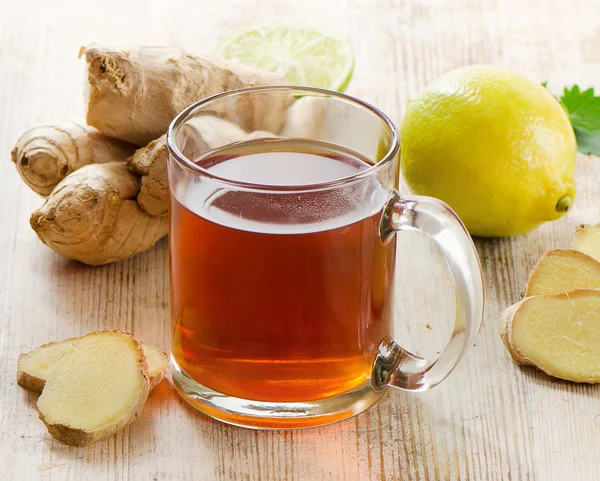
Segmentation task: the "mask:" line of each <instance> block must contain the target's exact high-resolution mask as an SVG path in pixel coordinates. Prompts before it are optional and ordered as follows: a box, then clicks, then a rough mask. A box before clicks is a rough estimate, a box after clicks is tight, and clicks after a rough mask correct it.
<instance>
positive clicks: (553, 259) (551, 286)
mask: <svg viewBox="0 0 600 481" xmlns="http://www.w3.org/2000/svg"><path fill="white" fill-rule="evenodd" d="M573 289H600V262H598V261H597V260H596V259H594V258H593V257H590V256H588V255H587V254H584V253H583V252H579V251H576V250H572V249H554V250H551V251H548V252H546V253H545V254H544V255H543V256H542V258H541V259H540V260H539V262H538V263H537V264H536V266H535V267H534V268H533V271H532V272H531V275H530V276H529V281H528V282H527V287H526V288H525V297H530V296H537V295H543V294H558V293H560V292H565V291H571V290H573Z"/></svg>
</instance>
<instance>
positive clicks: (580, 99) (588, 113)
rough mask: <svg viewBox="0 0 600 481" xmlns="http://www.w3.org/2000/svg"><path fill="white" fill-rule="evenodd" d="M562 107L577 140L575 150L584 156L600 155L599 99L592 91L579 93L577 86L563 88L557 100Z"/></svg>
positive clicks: (591, 89) (590, 89)
mask: <svg viewBox="0 0 600 481" xmlns="http://www.w3.org/2000/svg"><path fill="white" fill-rule="evenodd" d="M558 101H559V102H560V104H561V105H562V106H563V108H564V109H565V111H566V112H567V114H568V115H569V119H570V120H571V125H572V126H573V130H574V131H575V137H576V138H577V149H578V150H579V151H580V152H583V153H584V154H594V155H600V97H596V96H595V95H594V89H593V88H589V89H587V90H584V91H581V90H580V89H579V86H577V85H573V87H571V88H570V89H569V88H567V87H565V89H564V91H563V95H562V97H560V98H559V99H558Z"/></svg>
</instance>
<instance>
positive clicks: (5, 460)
mask: <svg viewBox="0 0 600 481" xmlns="http://www.w3.org/2000/svg"><path fill="white" fill-rule="evenodd" d="M269 23H293V24H307V25H314V26H316V27H320V28H324V29H327V30H329V31H332V32H334V33H338V34H340V35H342V36H345V37H346V38H348V39H349V40H350V41H351V42H352V44H353V46H354V49H355V56H356V69H355V75H354V80H353V82H352V84H351V86H350V89H349V92H350V93H352V94H354V95H357V96H359V97H362V98H365V99H366V100H369V101H371V102H373V103H374V104H375V105H377V106H379V107H381V108H382V109H383V110H384V111H386V112H388V113H389V114H390V115H391V116H392V117H393V118H395V119H397V120H398V119H400V118H401V115H402V112H403V107H404V105H405V103H406V101H407V99H409V98H410V97H411V96H413V95H414V94H415V93H416V92H417V91H418V90H419V89H420V88H421V87H423V86H424V85H425V84H426V83H427V82H429V81H431V80H432V79H434V78H435V77H437V76H438V75H440V74H442V73H444V72H445V71H447V70H449V69H452V68H455V67H459V66H461V65H465V64H471V63H492V64H498V65H504V66H508V67H512V68H514V69H517V70H520V71H522V72H523V73H525V74H527V75H529V76H531V77H532V78H534V79H537V80H539V81H544V80H548V81H549V88H550V89H551V90H554V91H559V90H560V89H561V88H562V86H563V85H565V84H572V83H574V82H578V83H579V84H580V85H583V86H594V85H595V86H596V87H600V85H599V84H598V79H599V78H600V48H599V47H600V30H599V29H598V28H597V26H598V24H599V23H600V4H599V3H598V2H597V1H578V2H569V4H568V5H567V3H565V2H563V1H561V0H546V1H542V0H531V1H527V2H525V1H522V0H456V1H454V0H431V1H429V2H422V1H419V0H412V1H408V0H406V1H401V0H373V1H370V2H366V1H362V0H330V1H323V0H310V1H309V0H305V1H303V2H298V1H293V0H262V1H261V2H249V1H247V0H230V1H228V2H213V1H208V0H196V1H191V0H176V1H171V2H163V1H161V0H146V1H145V2H143V3H141V2H133V1H131V2H128V1H124V0H119V1H117V0H107V1H95V2H90V1H88V0H85V1H82V0H78V1H75V0H65V1H62V2H48V1H42V0H30V1H28V2H3V4H2V13H1V14H0V59H1V61H0V86H1V88H0V106H1V108H2V110H1V114H0V152H4V156H3V161H2V162H1V163H0V193H1V199H2V205H3V208H2V209H1V210H0V272H2V276H0V313H1V317H0V475H1V477H2V479H18V480H22V479H23V480H34V479H41V480H57V479H60V480H80V479H86V480H96V479H98V480H119V481H120V480H147V479H150V480H169V479H176V480H194V481H198V480H211V481H212V480H219V481H220V480H261V481H262V480H276V481H283V480H289V481H291V480H346V481H351V480H420V481H424V480H428V481H434V480H469V481H471V480H509V479H510V480H513V479H514V480H521V479H523V480H543V481H546V480H571V479H572V480H593V479H600V474H599V473H600V456H598V453H599V452H600V403H599V402H598V399H599V395H600V392H599V389H598V387H595V386H589V385H575V384H569V383H566V382H561V381H553V380H550V379H549V378H548V377H546V376H545V375H543V374H542V373H539V372H537V371H534V370H532V369H526V368H519V367H517V366H515V365H514V364H513V362H512V361H511V360H510V358H509V356H508V354H507V353H506V352H505V350H504V348H503V346H502V344H501V342H500V340H499V338H498V334H497V329H496V322H497V319H498V314H499V312H500V311H501V310H502V309H503V308H504V307H506V306H507V305H509V304H511V303H513V302H514V301H516V300H517V299H518V298H519V291H520V289H522V287H523V286H524V284H525V280H526V277H527V273H528V271H529V270H530V269H531V267H532V266H533V264H534V263H535V262H536V261H537V259H538V258H539V257H540V255H541V254H542V253H543V252H544V251H545V250H547V249H549V248H555V247H566V246H567V245H568V244H569V241H570V239H571V237H572V235H573V232H574V229H575V226H576V225H577V224H580V223H583V222H588V223H589V222H598V221H599V220H600V212H599V199H600V186H599V185H598V178H599V176H600V160H599V159H597V158H594V157H586V156H580V158H579V159H578V170H577V185H578V198H577V202H576V206H575V208H574V209H573V211H572V212H571V213H570V214H569V215H568V216H567V218H565V219H563V220H560V221H558V222H555V223H552V224H547V225H544V226H542V227H541V228H539V229H538V230H536V231H535V232H532V233H530V234H528V235H525V236H520V237H517V238H510V239H496V240H477V248H478V250H479V254H480V256H481V259H482V263H483V267H484V271H485V282H486V285H487V297H486V301H487V304H486V310H485V319H484V326H483V328H482V330H481V333H480V335H479V338H478V340H477V344H476V346H475V347H474V348H473V349H472V350H471V351H470V352H469V353H468V355H467V356H466V358H465V359H464V361H463V362H462V363H461V364H460V365H459V367H458V368H457V369H456V371H455V372H454V373H453V374H452V375H451V376H450V377H449V378H448V379H447V380H446V381H445V382H444V383H442V384H441V385H440V386H439V387H438V388H436V389H434V390H432V391H430V392H427V393H423V394H420V395H409V394H406V393H403V392H400V391H389V392H388V393H387V394H386V396H385V397H384V399H383V400H382V401H381V402H380V403H379V404H378V405H376V406H375V407H374V408H372V409H371V410H369V411H368V412H366V413H364V414H362V415H360V416H358V417H356V418H354V419H351V420H348V421H346V422H343V423H340V424H337V425H333V426H327V427H324V428H321V429H312V430H306V431H293V432H292V431H287V432H286V431H281V432H254V431H248V430H243V429H239V428H234V427H230V426H225V425H222V424H220V423H217V422H215V421H212V420H211V419H208V418H206V417H204V416H201V415H199V414H198V413H197V412H195V411H194V410H193V409H191V408H189V407H188V406H187V405H186V404H185V403H184V402H182V401H181V400H180V399H179V398H178V397H177V396H176V394H175V393H174V391H173V389H172V388H171V387H170V385H169V383H168V382H163V383H162V385H160V386H159V387H158V388H157V389H156V390H155V391H154V392H153V393H152V395H151V396H150V398H149V401H148V405H147V406H146V408H145V409H144V411H143V414H142V415H141V418H140V419H139V420H138V421H137V422H136V423H134V424H133V425H131V426H130V427H129V428H127V429H125V430H124V431H123V432H122V433H120V434H118V435H117V436H114V437H112V438H110V439H107V440H106V441H103V442H99V443H97V444H95V445H93V446H89V447H87V448H79V449H75V448H70V447H66V446H63V445H61V444H59V443H58V442H56V441H54V440H53V439H52V438H51V437H50V436H49V435H48V434H47V433H46V430H45V428H44V426H43V425H42V423H41V422H40V421H38V419H37V413H36V410H35V407H34V406H35V398H34V396H32V395H30V394H28V393H25V392H23V391H22V390H21V389H19V388H18V387H17V385H16V382H15V369H16V359H17V356H18V354H19V353H20V352H22V351H26V350H29V349H31V348H33V347H35V346H37V345H39V344H41V343H44V342H48V341H50V340H56V339H63V338H66V337H71V336H76V335H80V334H84V333H87V332H89V331H91V330H94V329H101V328H121V329H126V330H131V331H133V332H134V333H135V334H136V335H137V336H138V337H139V338H140V339H142V340H143V341H146V342H149V343H155V344H158V345H161V346H163V347H167V345H168V340H169V336H170V333H169V321H168V267H167V243H166V241H162V242H161V243H159V245H157V246H156V248H154V249H153V250H151V251H149V252H146V253H143V254H141V255H139V256H137V257H136V258H135V259H132V260H129V261H126V262H122V263H119V264H113V265H109V266H105V267H102V268H95V269H94V268H89V267H85V266H82V265H79V264H76V263H72V262H68V261H65V260H63V259H61V258H59V257H57V256H56V255H55V254H53V253H52V252H51V251H49V250H48V249H47V248H46V247H45V246H44V245H42V244H41V243H40V242H39V241H38V239H37V238H36V236H35V234H34V233H33V231H32V230H31V229H30V228H29V225H28V219H29V215H30V213H31V211H32V210H33V209H34V208H35V207H36V206H38V205H39V204H40V203H41V199H40V198H38V197H37V196H36V195H35V194H33V193H31V192H30V191H29V190H28V189H27V188H26V187H25V185H24V184H23V183H22V182H21V180H20V179H19V177H18V175H17V172H16V169H15V168H14V166H13V165H11V162H10V160H9V159H10V157H9V151H10V148H11V147H12V145H13V144H14V142H15V141H16V139H17V138H18V136H19V135H20V133H21V132H23V131H24V130H25V129H27V128H29V127H31V126H33V125H35V124H37V123H40V122H43V121H51V120H53V119H60V118H65V117H78V116H80V115H81V113H82V94H81V89H82V76H83V75H82V69H83V67H82V64H81V62H80V61H78V59H77V51H78V48H79V46H80V45H81V44H86V43H89V42H97V43H101V44H109V45H125V44H151V45H161V44H163V45H164V44H167V45H179V46H182V47H185V48H187V49H190V50H192V51H195V52H198V53H202V52H212V51H213V49H214V48H215V46H216V45H217V43H218V42H219V41H220V40H221V39H222V38H223V37H224V36H225V35H227V34H228V33H229V32H231V31H232V30H234V29H236V28H238V27H241V26H244V25H248V24H269ZM399 244H400V245H399V247H400V252H401V253H404V254H406V255H400V256H399V265H398V269H399V275H398V277H399V282H398V287H397V297H398V301H399V302H398V308H397V314H398V316H397V317H398V319H397V336H398V337H399V338H400V339H401V341H402V342H403V343H404V344H406V345H408V346H409V347H413V348H414V349H416V350H417V351H419V352H421V353H425V354H427V353H434V352H436V351H439V350H440V348H441V347H443V345H444V341H445V339H446V337H447V335H448V333H449V323H450V321H451V316H452V312H453V295H452V290H451V288H450V286H449V281H448V276H447V273H446V272H445V269H444V267H443V263H442V262H441V260H440V257H439V254H438V253H437V252H436V251H435V250H434V248H433V247H432V246H431V245H430V244H429V243H427V242H424V241H423V240H422V239H421V238H420V237H418V236H416V235H413V234H406V235H402V236H401V238H400V239H399ZM426 324H430V327H431V329H428V328H427V327H426Z"/></svg>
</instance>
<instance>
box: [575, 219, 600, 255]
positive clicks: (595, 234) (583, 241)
mask: <svg viewBox="0 0 600 481" xmlns="http://www.w3.org/2000/svg"><path fill="white" fill-rule="evenodd" d="M571 249H575V250H578V251H580V252H583V253H584V254H587V255H588V256H590V257H593V258H594V259H596V260H597V261H599V262H600V224H597V225H580V226H579V227H577V231H576V232H575V238H574V239H573V242H572V243H571Z"/></svg>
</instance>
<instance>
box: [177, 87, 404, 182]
mask: <svg viewBox="0 0 600 481" xmlns="http://www.w3.org/2000/svg"><path fill="white" fill-rule="evenodd" d="M277 91H280V92H289V91H295V92H300V93H302V92H306V93H310V94H319V95H320V96H327V97H334V98H336V99H338V100H343V101H346V102H348V103H351V104H354V105H355V106H358V107H360V108H363V109H366V110H369V111H371V112H372V113H373V114H375V115H376V116H377V117H379V119H380V120H382V121H383V123H384V124H385V125H386V127H387V128H388V130H389V131H390V133H391V135H392V138H391V144H390V147H389V148H388V150H387V152H386V153H385V155H384V156H383V157H382V158H381V160H380V161H378V162H377V163H375V164H373V165H371V166H370V167H368V168H367V169H364V170H360V171H358V172H356V173H355V174H352V175H349V176H346V177H340V178H339V179H333V180H328V181H325V182H315V183H311V184H298V185H272V184H259V183H255V182H244V181H238V180H235V179H231V178H229V177H222V176H220V175H216V174H214V173H212V172H211V171H210V170H208V169H205V168H203V167H200V166H198V165H197V164H196V163H194V162H193V161H192V160H190V159H188V158H187V157H186V156H185V155H183V153H182V152H181V151H180V150H179V147H178V146H177V145H176V144H177V142H176V140H175V134H176V133H177V131H178V130H179V128H180V127H181V125H182V124H183V123H184V122H185V121H186V120H187V119H188V118H189V117H190V115H191V114H193V113H194V112H195V111H196V110H198V109H200V108H203V107H205V106H208V105H210V104H211V103H214V102H217V101H219V100H221V99H223V98H227V97H233V96H236V95H243V94H249V93H255V92H277ZM167 148H168V150H169V154H170V155H172V156H173V157H174V158H175V160H176V161H177V162H178V163H179V164H180V165H181V166H183V167H186V168H188V169H190V170H192V171H193V172H196V173H197V174H199V175H202V176H204V177H208V178H210V179H212V180H215V181H217V182H220V183H223V184H228V185H231V186H235V187H240V188H244V189H251V190H266V191H275V192H277V191H284V192H290V191H300V192H302V191H311V190H323V189H328V188H334V187H339V186H342V185H345V184H348V183H352V182H355V181H357V180H360V179H364V178H367V177H369V176H371V175H373V174H375V173H377V172H378V171H379V170H380V169H382V168H384V167H385V166H387V165H388V164H389V163H390V162H391V161H392V160H393V159H394V158H395V157H396V155H397V154H398V152H399V150H400V134H399V132H398V128H397V127H396V125H395V124H394V122H392V120H391V119H390V118H389V117H388V116H387V115H386V114H384V113H383V112H382V111H381V110H379V109H378V108H377V107H375V106H373V105H371V104H370V103H368V102H366V101H364V100H361V99H359V98H356V97H353V96H351V95H348V94H344V93H341V92H335V91H333V90H327V89H321V88H316V87H299V86H295V85H267V86H260V87H246V88H240V89H234V90H228V91H226V92H222V93H218V94H215V95H211V96H210V97H206V98H205V99H202V100H199V101H197V102H194V103H193V104H192V105H190V106H189V107H187V108H186V109H184V110H182V111H181V112H180V113H179V114H177V116H176V117H175V118H174V119H173V121H172V122H171V124H170V125H169V128H168V129H167Z"/></svg>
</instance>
